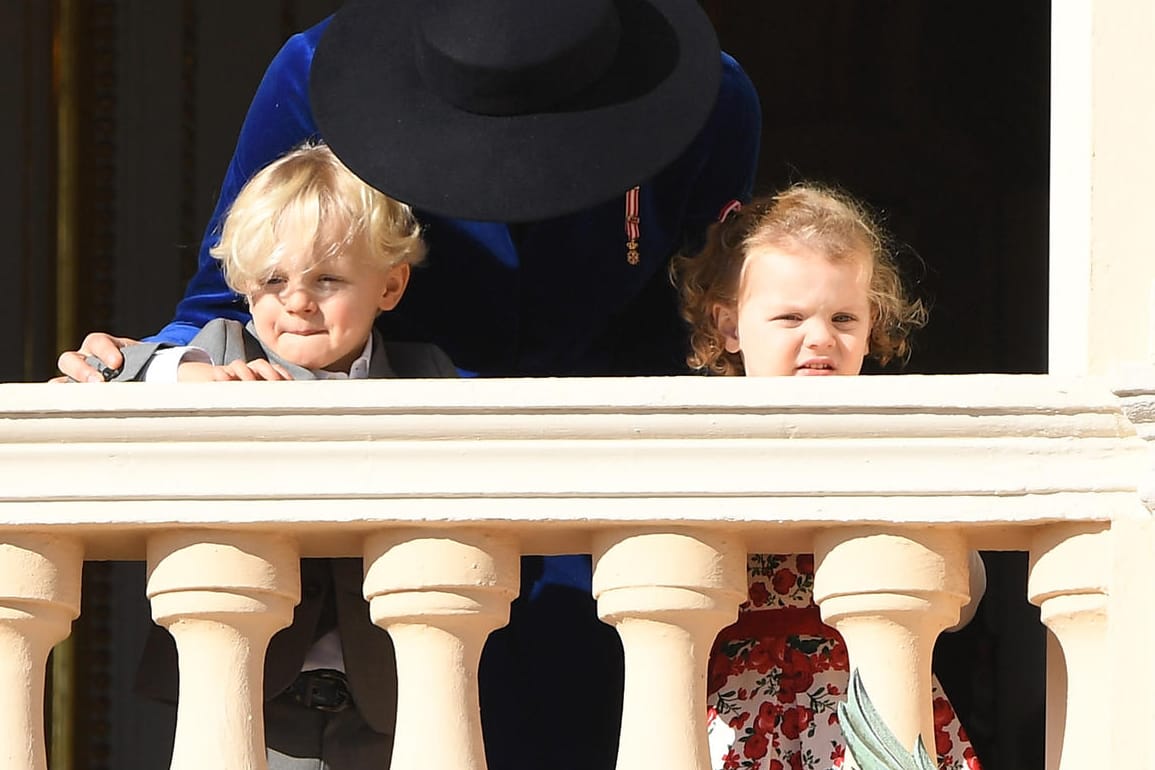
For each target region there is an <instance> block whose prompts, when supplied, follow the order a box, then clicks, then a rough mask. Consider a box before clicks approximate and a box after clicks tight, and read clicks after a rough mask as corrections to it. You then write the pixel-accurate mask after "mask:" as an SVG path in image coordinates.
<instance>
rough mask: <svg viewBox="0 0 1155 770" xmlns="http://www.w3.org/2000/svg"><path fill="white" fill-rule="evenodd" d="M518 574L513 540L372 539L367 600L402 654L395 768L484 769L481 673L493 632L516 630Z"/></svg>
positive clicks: (430, 533)
mask: <svg viewBox="0 0 1155 770" xmlns="http://www.w3.org/2000/svg"><path fill="white" fill-rule="evenodd" d="M520 567H521V565H520V553H519V550H518V546H517V543H516V542H515V541H514V540H513V539H512V538H509V537H501V536H498V535H491V534H486V533H483V532H475V531H458V530H447V529H441V530H405V531H395V530H390V531H388V532H381V533H378V534H374V535H371V536H370V537H368V538H367V539H366V541H365V598H366V599H367V600H368V601H369V607H370V615H371V616H372V618H373V622H374V623H376V624H377V625H379V626H381V627H382V628H384V629H385V630H387V631H388V632H389V635H390V636H391V637H392V638H393V646H394V649H395V650H396V654H397V730H396V737H395V739H394V743H393V763H392V767H393V768H396V769H397V770H420V769H422V768H429V767H438V768H450V769H451V770H485V767H486V764H485V747H484V743H483V740H482V734H481V713H480V709H479V706H478V695H477V666H478V663H479V662H480V660H481V650H482V647H484V645H485V641H486V639H487V638H488V637H489V633H490V632H491V631H493V630H494V629H496V628H500V627H501V626H503V625H505V624H506V623H507V622H509V603H510V602H511V601H513V599H514V597H516V596H517V590H518V583H519V580H520ZM559 750H560V749H559Z"/></svg>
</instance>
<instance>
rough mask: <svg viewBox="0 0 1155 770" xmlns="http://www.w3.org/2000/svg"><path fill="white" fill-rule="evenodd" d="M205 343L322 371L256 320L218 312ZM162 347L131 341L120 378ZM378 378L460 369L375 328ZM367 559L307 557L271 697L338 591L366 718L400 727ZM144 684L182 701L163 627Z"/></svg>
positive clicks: (277, 648) (144, 690)
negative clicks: (373, 614)
mask: <svg viewBox="0 0 1155 770" xmlns="http://www.w3.org/2000/svg"><path fill="white" fill-rule="evenodd" d="M190 344H192V345H196V346H197V347H200V348H203V349H204V350H206V351H207V352H208V354H209V355H210V356H211V357H212V359H213V363H215V364H226V363H229V362H231V361H234V360H236V359H238V358H244V359H245V360H247V361H251V360H253V359H254V358H268V359H269V360H270V361H274V362H276V363H279V364H281V365H282V366H284V367H285V368H286V369H288V370H289V372H290V373H291V374H292V375H293V376H294V378H296V379H316V377H315V376H314V375H313V374H312V373H311V372H309V371H308V370H307V369H302V368H301V367H299V366H294V365H292V364H288V363H286V362H284V361H281V360H280V359H279V358H277V357H276V356H274V355H272V354H271V353H270V352H269V351H267V350H266V349H265V348H264V346H263V345H262V344H261V343H260V340H258V339H257V338H256V335H254V334H253V332H252V328H251V324H250V326H248V327H245V326H242V325H241V324H240V323H239V322H237V321H232V320H227V319H221V318H218V319H216V320H214V321H211V322H210V323H209V324H207V325H206V326H205V328H204V329H203V330H201V332H200V334H198V335H197V336H196V337H195V338H194V339H193V340H192V342H191V343H190ZM159 347H161V346H159V345H156V344H153V343H142V344H140V345H131V346H129V347H127V348H125V349H124V354H125V365H124V367H123V369H122V371H121V373H120V376H118V377H117V378H116V379H117V380H132V379H136V378H137V377H138V376H139V375H140V374H141V372H142V371H143V369H144V368H145V366H146V365H147V364H148V361H149V359H150V358H151V356H152V355H153V354H154V353H155V352H156V351H157V349H158V348H159ZM369 376H370V377H372V378H388V377H456V376H457V370H456V369H455V368H454V366H453V364H452V362H451V361H450V360H449V358H448V356H446V355H445V353H444V352H442V351H441V349H440V348H438V347H436V346H435V345H428V344H425V343H411V342H401V343H397V342H384V341H382V339H381V337H380V335H379V334H378V333H377V332H376V331H374V332H373V357H372V360H371V361H370V365H369ZM361 583H362V568H361V560H360V559H302V560H301V603H300V604H298V605H297V607H296V609H295V610H294V612H293V623H292V625H290V626H289V627H288V628H285V629H282V630H281V631H280V632H278V633H277V634H276V635H275V636H274V637H273V639H272V641H271V642H270V643H269V649H268V652H267V653H266V655H265V699H266V700H269V699H272V698H274V697H276V696H277V695H279V694H280V693H282V692H283V691H284V690H285V688H287V687H288V686H289V685H290V684H292V682H293V680H294V679H295V678H296V677H297V674H299V673H300V671H301V664H302V663H303V662H304V660H305V655H306V653H307V652H308V651H309V648H310V647H311V646H312V644H313V641H314V639H315V637H316V632H317V623H318V621H319V619H320V616H321V609H322V606H323V604H324V599H325V597H326V596H327V595H329V594H330V590H331V591H332V595H333V596H334V597H335V599H336V610H337V627H338V629H339V630H340V634H341V646H342V648H343V651H344V655H345V673H346V676H347V678H348V680H349V688H350V690H352V693H353V700H354V702H355V703H356V706H357V709H358V711H360V712H361V715H362V716H363V717H364V718H365V721H366V722H367V723H368V724H369V726H370V727H372V728H373V729H374V730H376V731H377V732H379V733H386V734H392V733H393V726H394V723H395V722H396V720H397V664H396V660H395V658H394V655H393V643H392V642H391V641H390V639H389V634H387V633H385V631H383V630H382V629H381V628H378V627H377V626H375V625H373V622H372V621H371V620H370V619H369V605H368V603H367V602H366V601H365V599H364V598H363V595H362V591H361ZM136 691H137V692H139V693H140V694H142V695H146V696H148V697H152V698H156V699H159V700H166V701H169V702H173V703H175V702H176V698H177V656H176V645H175V644H174V643H173V640H172V637H171V636H170V635H169V633H168V632H167V631H165V630H164V629H163V628H160V627H159V626H158V627H155V628H154V629H153V632H152V633H151V634H150V635H149V638H148V641H147V643H146V644H145V649H144V654H143V655H142V657H141V664H140V668H139V669H138V671H137V681H136Z"/></svg>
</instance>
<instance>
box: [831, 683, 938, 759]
mask: <svg viewBox="0 0 1155 770" xmlns="http://www.w3.org/2000/svg"><path fill="white" fill-rule="evenodd" d="M838 721H839V725H840V726H841V727H842V734H843V736H844V737H845V738H846V750H847V751H848V752H849V753H850V756H851V757H852V758H853V759H854V763H855V764H856V765H858V767H859V770H935V764H934V762H933V761H932V760H931V758H930V756H929V755H928V754H927V752H926V747H925V746H923V743H922V737H921V736H919V739H918V742H917V744H916V746H915V753H911V752H909V751H907V750H906V748H905V747H904V746H903V745H902V744H901V743H899V742H898V738H896V737H895V736H894V733H892V732H891V731H890V728H889V727H887V726H886V723H885V722H884V721H883V719H882V715H881V714H879V713H878V710H877V709H875V708H874V704H873V703H871V702H870V696H869V695H867V693H866V688H865V687H864V686H863V684H862V677H861V676H859V674H858V669H854V671H853V672H852V673H851V675H850V689H849V691H848V692H847V697H846V702H844V703H839V704H838Z"/></svg>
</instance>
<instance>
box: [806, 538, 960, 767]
mask: <svg viewBox="0 0 1155 770" xmlns="http://www.w3.org/2000/svg"><path fill="white" fill-rule="evenodd" d="M814 557H815V573H814V599H815V601H816V602H817V603H818V606H819V607H820V608H821V610H822V619H823V620H824V621H825V622H826V623H827V624H828V625H830V626H833V627H834V628H836V629H837V630H838V632H839V633H840V634H842V638H843V639H844V640H845V641H846V647H847V651H848V653H849V655H850V666H851V669H852V670H853V669H855V668H857V669H858V671H859V674H860V675H861V677H862V682H863V685H864V686H865V687H866V690H867V693H868V694H869V696H870V699H871V701H872V702H873V703H874V705H875V707H876V708H877V709H878V712H879V713H880V714H881V715H882V717H883V719H884V720H885V721H886V724H887V726H888V727H889V728H890V730H891V732H893V733H894V735H895V737H897V738H898V740H899V741H900V742H901V743H902V745H903V746H906V747H907V748H908V749H910V750H913V748H914V746H915V742H916V739H917V738H918V736H920V735H921V736H922V741H923V744H924V745H925V747H926V750H927V752H928V753H930V755H931V756H934V752H935V741H934V718H933V712H932V709H931V657H932V655H933V653H934V643H935V639H937V638H938V635H939V634H940V633H941V632H942V631H943V630H944V629H947V628H950V627H951V626H953V625H955V624H956V623H957V622H958V620H959V610H960V609H961V608H962V606H963V605H965V604H966V603H967V601H968V599H969V587H968V586H969V571H970V567H969V560H968V550H967V544H966V539H965V538H964V537H963V535H962V534H961V533H959V532H957V531H952V530H949V529H946V528H945V527H944V528H937V527H936V528H934V529H930V528H923V529H912V530H909V531H907V530H902V531H894V530H886V529H882V528H874V527H850V528H846V529H833V530H829V531H827V532H824V533H822V534H820V535H819V536H818V537H816V538H815V543H814Z"/></svg>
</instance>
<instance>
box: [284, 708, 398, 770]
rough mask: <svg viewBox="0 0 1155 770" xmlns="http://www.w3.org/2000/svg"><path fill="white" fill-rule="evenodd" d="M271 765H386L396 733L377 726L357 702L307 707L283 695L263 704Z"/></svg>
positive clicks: (350, 768)
mask: <svg viewBox="0 0 1155 770" xmlns="http://www.w3.org/2000/svg"><path fill="white" fill-rule="evenodd" d="M265 742H266V744H267V746H268V750H269V752H268V758H269V770H388V768H389V757H390V755H391V754H392V753H393V736H392V735H383V734H381V733H379V732H376V731H374V730H373V729H372V728H371V727H369V725H367V724H365V720H364V719H362V718H361V714H360V712H359V711H357V709H356V708H350V709H346V710H344V711H339V712H336V713H330V712H325V711H318V710H316V709H311V708H306V707H304V706H302V705H300V704H299V703H297V702H296V701H294V700H293V699H292V698H291V697H289V696H287V695H281V696H279V697H277V698H274V699H273V700H271V701H269V702H268V703H266V704H265Z"/></svg>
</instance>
